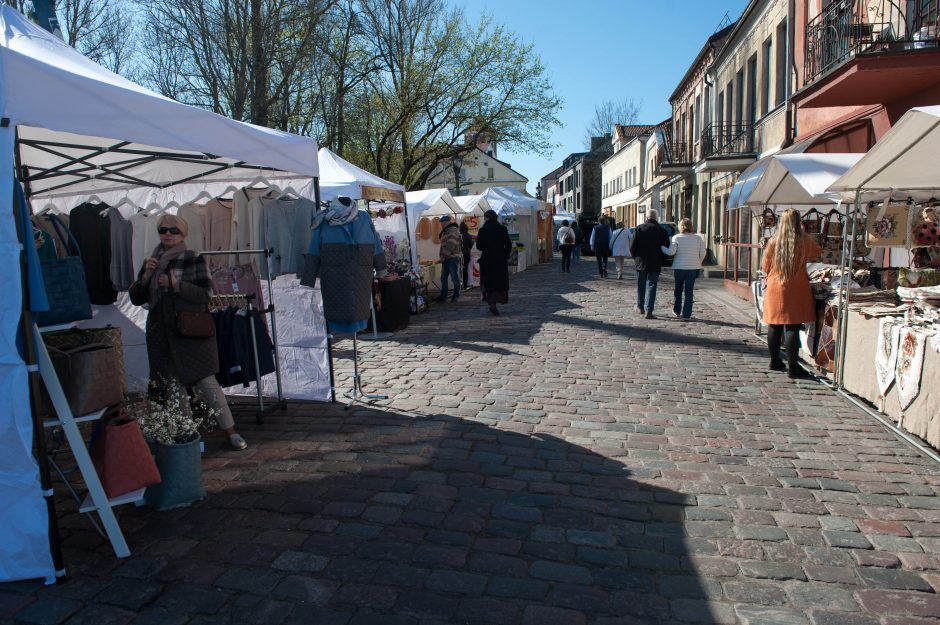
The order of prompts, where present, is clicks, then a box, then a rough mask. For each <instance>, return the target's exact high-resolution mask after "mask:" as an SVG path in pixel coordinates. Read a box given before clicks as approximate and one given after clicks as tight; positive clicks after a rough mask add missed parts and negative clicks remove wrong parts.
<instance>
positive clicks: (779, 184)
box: [728, 153, 862, 208]
mask: <svg viewBox="0 0 940 625" xmlns="http://www.w3.org/2000/svg"><path fill="white" fill-rule="evenodd" d="M860 158H862V155H861V154H826V153H821V154H808V153H796V154H774V155H772V156H768V157H766V159H764V160H762V161H760V162H759V165H760V166H759V167H754V168H753V169H749V170H748V171H746V172H744V174H743V175H742V176H741V179H740V180H739V181H738V182H737V183H736V184H735V186H734V188H733V189H732V192H731V197H730V198H729V200H728V207H729V208H741V207H744V206H751V207H759V206H766V205H774V206H814V205H815V206H818V205H820V204H823V203H838V202H839V196H838V195H837V194H834V193H829V192H827V188H828V187H829V185H830V184H832V182H833V181H835V180H836V179H837V178H838V177H839V176H841V175H842V174H844V173H845V172H846V171H848V170H849V169H850V168H851V167H852V165H854V164H855V163H857V162H858V160H859V159H860ZM757 164H758V163H755V165H757ZM752 167H753V166H752ZM739 185H740V186H739Z"/></svg>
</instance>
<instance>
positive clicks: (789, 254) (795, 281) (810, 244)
mask: <svg viewBox="0 0 940 625" xmlns="http://www.w3.org/2000/svg"><path fill="white" fill-rule="evenodd" d="M819 253H820V248H819V244H818V243H817V242H816V241H814V240H813V239H811V238H810V237H808V236H807V235H806V234H804V233H803V224H802V222H801V221H800V214H799V213H798V212H797V211H795V210H793V209H792V208H791V209H788V210H786V211H784V213H783V215H782V216H781V217H780V221H779V223H778V224H777V232H776V233H774V236H773V237H772V238H771V239H770V242H769V243H768V244H767V249H766V250H765V252H764V262H763V270H764V273H765V274H766V275H767V290H766V292H765V293H764V323H766V324H767V325H768V326H769V328H770V330H769V331H768V333H767V347H768V348H770V368H771V369H772V370H774V371H784V370H786V371H787V372H788V374H789V376H790V377H791V378H807V377H809V374H808V373H807V372H806V370H805V369H803V367H801V366H800V364H799V362H800V357H799V353H800V326H801V325H802V324H804V323H809V322H811V321H815V320H816V302H815V301H814V300H813V291H812V289H811V288H810V286H809V276H807V274H806V260H807V259H809V258H814V257H815V256H818V255H819ZM784 329H785V330H786V343H787V363H788V366H787V367H784V365H783V362H782V361H781V360H780V344H781V343H782V342H783V334H784Z"/></svg>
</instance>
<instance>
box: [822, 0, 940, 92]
mask: <svg viewBox="0 0 940 625" xmlns="http://www.w3.org/2000/svg"><path fill="white" fill-rule="evenodd" d="M938 14H940V0H833V1H832V2H830V3H829V5H828V6H827V7H826V8H825V9H824V10H823V11H822V12H821V13H820V14H819V15H817V16H816V17H814V18H813V19H811V20H810V21H809V22H807V24H806V49H805V66H804V80H805V84H807V85H808V84H810V83H812V82H814V81H816V80H817V79H818V78H820V77H821V76H823V75H824V74H826V73H827V72H829V71H830V70H833V69H835V68H836V67H839V66H841V65H842V64H843V63H845V62H847V61H849V60H850V59H852V58H855V57H857V56H861V55H870V54H878V53H886V52H899V51H906V50H910V51H916V50H921V49H925V48H938V47H940V38H938V32H937V18H938Z"/></svg>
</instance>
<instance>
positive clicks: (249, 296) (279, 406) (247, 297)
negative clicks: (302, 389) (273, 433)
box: [199, 248, 287, 424]
mask: <svg viewBox="0 0 940 625" xmlns="http://www.w3.org/2000/svg"><path fill="white" fill-rule="evenodd" d="M273 252H274V248H265V249H260V250H213V251H208V252H199V253H200V254H201V255H202V256H240V255H259V256H264V263H265V265H267V264H268V260H269V259H270V258H271V255H272V253H273ZM266 280H267V283H268V305H267V306H266V307H265V308H264V309H263V310H259V312H261V313H262V314H268V315H270V319H271V343H272V345H274V379H275V380H276V382H277V401H276V402H274V403H273V404H271V405H269V406H267V407H265V405H264V394H263V393H262V390H261V367H260V364H259V361H258V341H257V338H256V337H255V320H254V317H252V316H251V315H250V314H249V316H248V319H249V320H250V322H251V344H252V353H253V355H254V359H255V372H256V373H257V375H258V379H257V380H255V389H256V390H257V391H258V411H257V412H256V413H255V419H256V420H257V422H258V423H259V424H260V423H263V422H264V416H265V415H266V414H268V413H270V412H274V411H275V410H287V401H286V400H285V399H284V393H283V390H282V387H281V362H280V356H279V354H278V343H277V317H276V315H275V310H274V287H273V286H272V283H271V272H270V271H268V272H267V278H266ZM212 298H213V299H216V300H219V301H244V302H245V306H246V310H248V311H249V312H250V310H251V302H252V301H254V300H255V299H256V298H255V295H254V294H253V293H245V294H239V293H236V294H226V295H213V296H212Z"/></svg>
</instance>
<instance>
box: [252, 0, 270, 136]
mask: <svg viewBox="0 0 940 625" xmlns="http://www.w3.org/2000/svg"><path fill="white" fill-rule="evenodd" d="M261 4H262V0H251V72H252V84H251V123H253V124H257V125H258V126H267V125H268V107H267V105H266V101H267V91H268V68H267V63H266V62H265V58H264V33H263V32H262V31H263V27H262V15H261Z"/></svg>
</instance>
